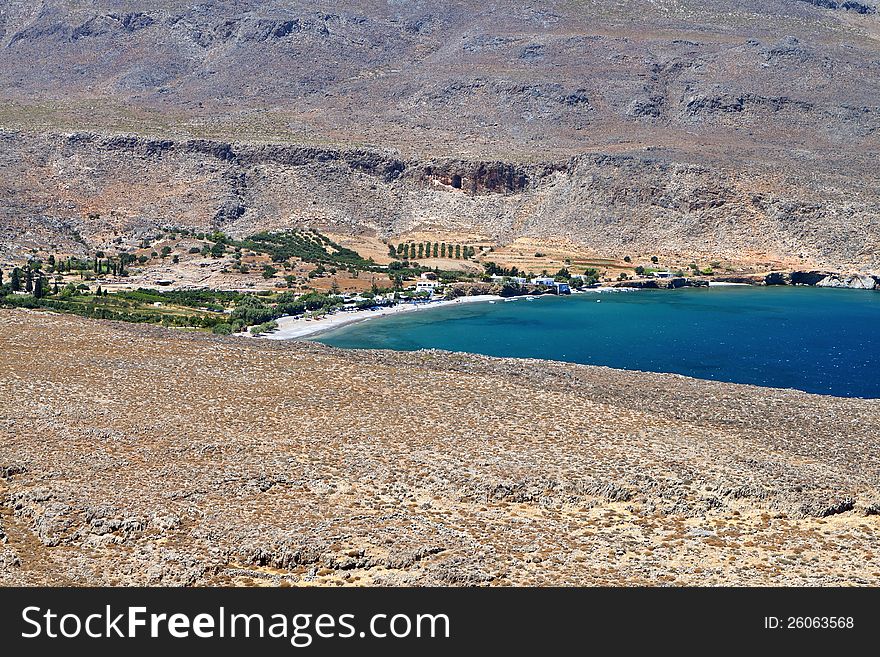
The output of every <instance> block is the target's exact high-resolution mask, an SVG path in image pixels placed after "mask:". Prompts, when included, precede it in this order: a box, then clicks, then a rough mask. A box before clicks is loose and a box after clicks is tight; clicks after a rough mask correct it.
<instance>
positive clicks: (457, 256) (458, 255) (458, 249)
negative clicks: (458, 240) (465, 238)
mask: <svg viewBox="0 0 880 657" xmlns="http://www.w3.org/2000/svg"><path fill="white" fill-rule="evenodd" d="M455 259H456V260H461V244H456V245H455Z"/></svg>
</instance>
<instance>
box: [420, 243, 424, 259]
mask: <svg viewBox="0 0 880 657" xmlns="http://www.w3.org/2000/svg"><path fill="white" fill-rule="evenodd" d="M418 257H419V259H421V258H424V257H425V245H424V244H422V243H421V242H419V255H418Z"/></svg>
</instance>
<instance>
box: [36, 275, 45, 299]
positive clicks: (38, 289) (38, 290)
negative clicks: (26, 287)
mask: <svg viewBox="0 0 880 657" xmlns="http://www.w3.org/2000/svg"><path fill="white" fill-rule="evenodd" d="M43 296H44V294H43V277H42V276H37V278H36V280H35V281H34V298H35V299H42V298H43Z"/></svg>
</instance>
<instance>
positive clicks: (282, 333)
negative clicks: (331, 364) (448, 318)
mask: <svg viewBox="0 0 880 657" xmlns="http://www.w3.org/2000/svg"><path fill="white" fill-rule="evenodd" d="M501 298H502V297H499V296H496V295H494V294H479V295H476V296H472V297H459V298H458V299H451V300H446V299H443V300H440V301H429V302H422V303H399V304H397V305H396V306H392V307H390V308H377V309H375V310H352V311H337V312H335V313H332V314H328V315H326V316H325V317H322V318H321V319H306V318H305V317H280V318H278V319H276V320H275V321H276V322H278V329H277V330H276V331H273V332H272V333H268V334H266V335H262V336H260V337H263V338H268V339H270V340H298V339H303V338H310V337H313V336H315V335H317V334H319V333H325V332H327V331H330V330H332V329H337V328H339V327H341V326H345V325H347V324H354V323H356V322H363V321H366V320H368V319H374V318H376V317H385V316H387V315H396V314H398V313H408V312H421V311H426V310H431V309H433V308H442V307H444V306H450V305H454V304H460V303H475V302H486V301H497V300H499V299H501Z"/></svg>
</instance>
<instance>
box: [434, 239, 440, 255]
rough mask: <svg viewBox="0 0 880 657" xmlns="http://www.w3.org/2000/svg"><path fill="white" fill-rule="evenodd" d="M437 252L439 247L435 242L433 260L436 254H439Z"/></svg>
mask: <svg viewBox="0 0 880 657" xmlns="http://www.w3.org/2000/svg"><path fill="white" fill-rule="evenodd" d="M439 251H440V245H439V244H437V242H434V257H435V258H436V257H437V254H438V253H439Z"/></svg>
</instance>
